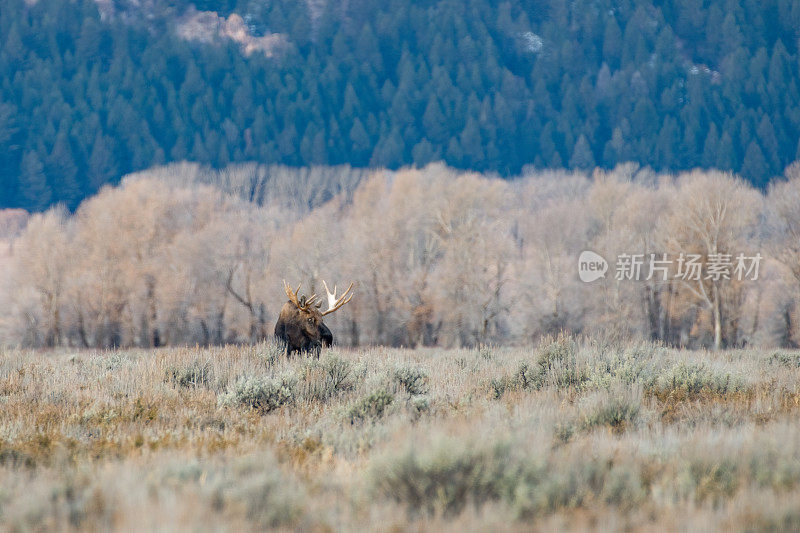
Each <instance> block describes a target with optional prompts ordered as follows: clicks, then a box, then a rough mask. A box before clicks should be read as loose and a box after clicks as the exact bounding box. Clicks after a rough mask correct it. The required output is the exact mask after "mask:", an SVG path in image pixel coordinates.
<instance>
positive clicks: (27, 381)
mask: <svg viewBox="0 0 800 533" xmlns="http://www.w3.org/2000/svg"><path fill="white" fill-rule="evenodd" d="M278 354H279V350H278V349H277V348H276V346H274V345H272V344H269V343H267V344H262V345H257V346H252V347H223V348H208V349H195V348H177V349H164V350H157V351H143V350H133V351H117V352H69V351H60V352H56V353H36V352H29V351H21V350H5V351H2V350H0V530H11V531H31V530H32V531H37V530H50V529H59V530H70V529H89V530H105V529H109V528H116V529H123V530H153V529H159V530H193V531H204V530H223V529H224V530H227V529H230V530H238V529H242V528H244V529H246V530H258V529H263V528H266V527H273V528H279V529H287V530H304V531H307V530H312V531H313V530H316V531H341V530H364V529H366V530H378V531H405V530H414V531H416V530H443V531H463V530H465V529H469V530H474V529H478V530H529V529H531V528H532V527H535V528H541V529H544V530H554V529H561V528H564V527H570V528H574V529H581V530H583V529H600V530H623V529H624V530H635V531H648V530H652V531H659V530H663V529H664V528H670V529H674V528H679V529H692V530H698V529H699V530H733V531H741V530H745V531H762V530H775V531H779V530H798V529H800V418H798V415H800V385H799V384H798V383H799V380H798V378H800V353H797V352H786V351H747V350H743V351H726V352H719V353H712V352H690V351H679V350H672V349H667V348H663V347H659V346H653V345H649V344H633V345H617V344H603V343H599V342H593V341H590V340H586V339H574V338H566V337H564V338H558V339H546V340H543V341H542V342H541V344H540V345H539V346H535V347H529V348H482V349H478V350H441V349H420V350H399V349H390V348H370V349H364V350H354V351H349V350H344V349H334V350H330V351H324V352H323V354H322V357H321V358H320V359H319V360H313V359H307V358H293V359H290V360H286V359H285V358H284V357H282V356H279V355H278Z"/></svg>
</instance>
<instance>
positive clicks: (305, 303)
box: [283, 280, 317, 311]
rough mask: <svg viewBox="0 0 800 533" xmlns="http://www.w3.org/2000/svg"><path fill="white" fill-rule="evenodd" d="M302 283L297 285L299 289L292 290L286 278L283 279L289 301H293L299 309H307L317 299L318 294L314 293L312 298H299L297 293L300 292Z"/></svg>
mask: <svg viewBox="0 0 800 533" xmlns="http://www.w3.org/2000/svg"><path fill="white" fill-rule="evenodd" d="M301 285H302V283H300V284H298V285H297V289H295V290H292V288H291V287H290V286H289V284H288V283H286V280H283V290H284V291H285V292H286V296H288V297H289V301H290V302H292V303H293V304H294V305H295V306H296V307H297V308H298V309H300V310H301V311H305V310H307V309H308V308H309V307H311V305H312V304H313V303H314V301H315V300H316V299H317V295H316V294H314V295H313V296H311V298H306V297H305V296H301V297H300V299H299V300H298V298H297V294H298V293H299V292H300V286H301Z"/></svg>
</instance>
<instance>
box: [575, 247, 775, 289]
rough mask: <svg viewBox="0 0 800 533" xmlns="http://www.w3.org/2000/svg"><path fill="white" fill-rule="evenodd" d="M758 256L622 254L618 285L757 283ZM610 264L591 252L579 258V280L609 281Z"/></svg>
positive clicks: (616, 269) (616, 267)
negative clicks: (650, 283) (692, 282)
mask: <svg viewBox="0 0 800 533" xmlns="http://www.w3.org/2000/svg"><path fill="white" fill-rule="evenodd" d="M763 258H764V257H763V256H762V255H761V254H760V253H756V254H755V255H747V254H744V253H738V254H721V253H717V254H708V255H705V256H704V255H701V254H684V253H680V254H677V255H674V254H673V255H669V254H666V253H661V254H654V253H651V254H627V253H623V254H619V255H618V256H617V261H616V263H615V265H614V279H615V280H617V281H650V280H655V281H669V280H683V281H701V280H709V281H721V280H732V279H735V280H738V281H742V280H750V281H755V280H757V279H758V273H759V268H760V266H761V260H762V259H763ZM608 269H609V264H608V261H606V260H605V258H604V257H603V256H601V255H600V254H598V253H596V252H593V251H591V250H585V251H583V252H581V255H580V257H578V277H580V279H581V281H583V282H585V283H591V282H592V281H595V280H598V279H600V278H604V277H606V272H607V271H608Z"/></svg>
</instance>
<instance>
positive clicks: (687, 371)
mask: <svg viewBox="0 0 800 533" xmlns="http://www.w3.org/2000/svg"><path fill="white" fill-rule="evenodd" d="M745 389H746V387H745V384H744V382H743V381H742V380H741V378H737V377H734V376H731V375H730V374H716V373H714V372H713V371H712V370H711V369H709V368H707V367H706V366H705V365H704V364H702V363H700V364H695V363H686V362H684V361H681V362H679V363H678V364H676V365H674V366H673V367H671V368H669V369H667V370H666V371H665V372H663V373H662V374H661V375H659V376H658V377H656V379H655V380H654V382H653V384H652V390H653V392H654V393H655V394H656V396H659V397H662V398H664V397H674V398H678V399H681V398H689V399H693V398H697V397H698V396H701V395H703V394H709V393H710V394H720V395H724V394H728V393H731V392H741V391H744V390H745Z"/></svg>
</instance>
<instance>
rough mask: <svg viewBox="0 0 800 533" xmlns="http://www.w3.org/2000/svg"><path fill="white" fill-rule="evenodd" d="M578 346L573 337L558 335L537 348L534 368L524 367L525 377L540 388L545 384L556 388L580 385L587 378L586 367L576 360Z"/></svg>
mask: <svg viewBox="0 0 800 533" xmlns="http://www.w3.org/2000/svg"><path fill="white" fill-rule="evenodd" d="M577 352H578V346H577V342H576V341H575V340H574V339H571V338H569V337H566V336H563V335H562V336H559V337H558V339H556V340H554V341H550V342H548V343H546V344H545V346H544V347H543V348H540V349H539V354H538V357H537V360H536V368H535V369H527V368H526V369H525V370H526V374H525V376H526V379H528V380H530V383H531V385H533V386H534V387H535V388H540V387H542V386H544V385H546V384H550V385H554V386H556V387H558V388H569V387H580V386H581V385H582V384H583V383H584V382H585V381H586V380H587V379H588V375H587V371H586V368H583V367H582V365H581V364H580V363H579V361H578V357H577V355H578V353H577Z"/></svg>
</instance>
